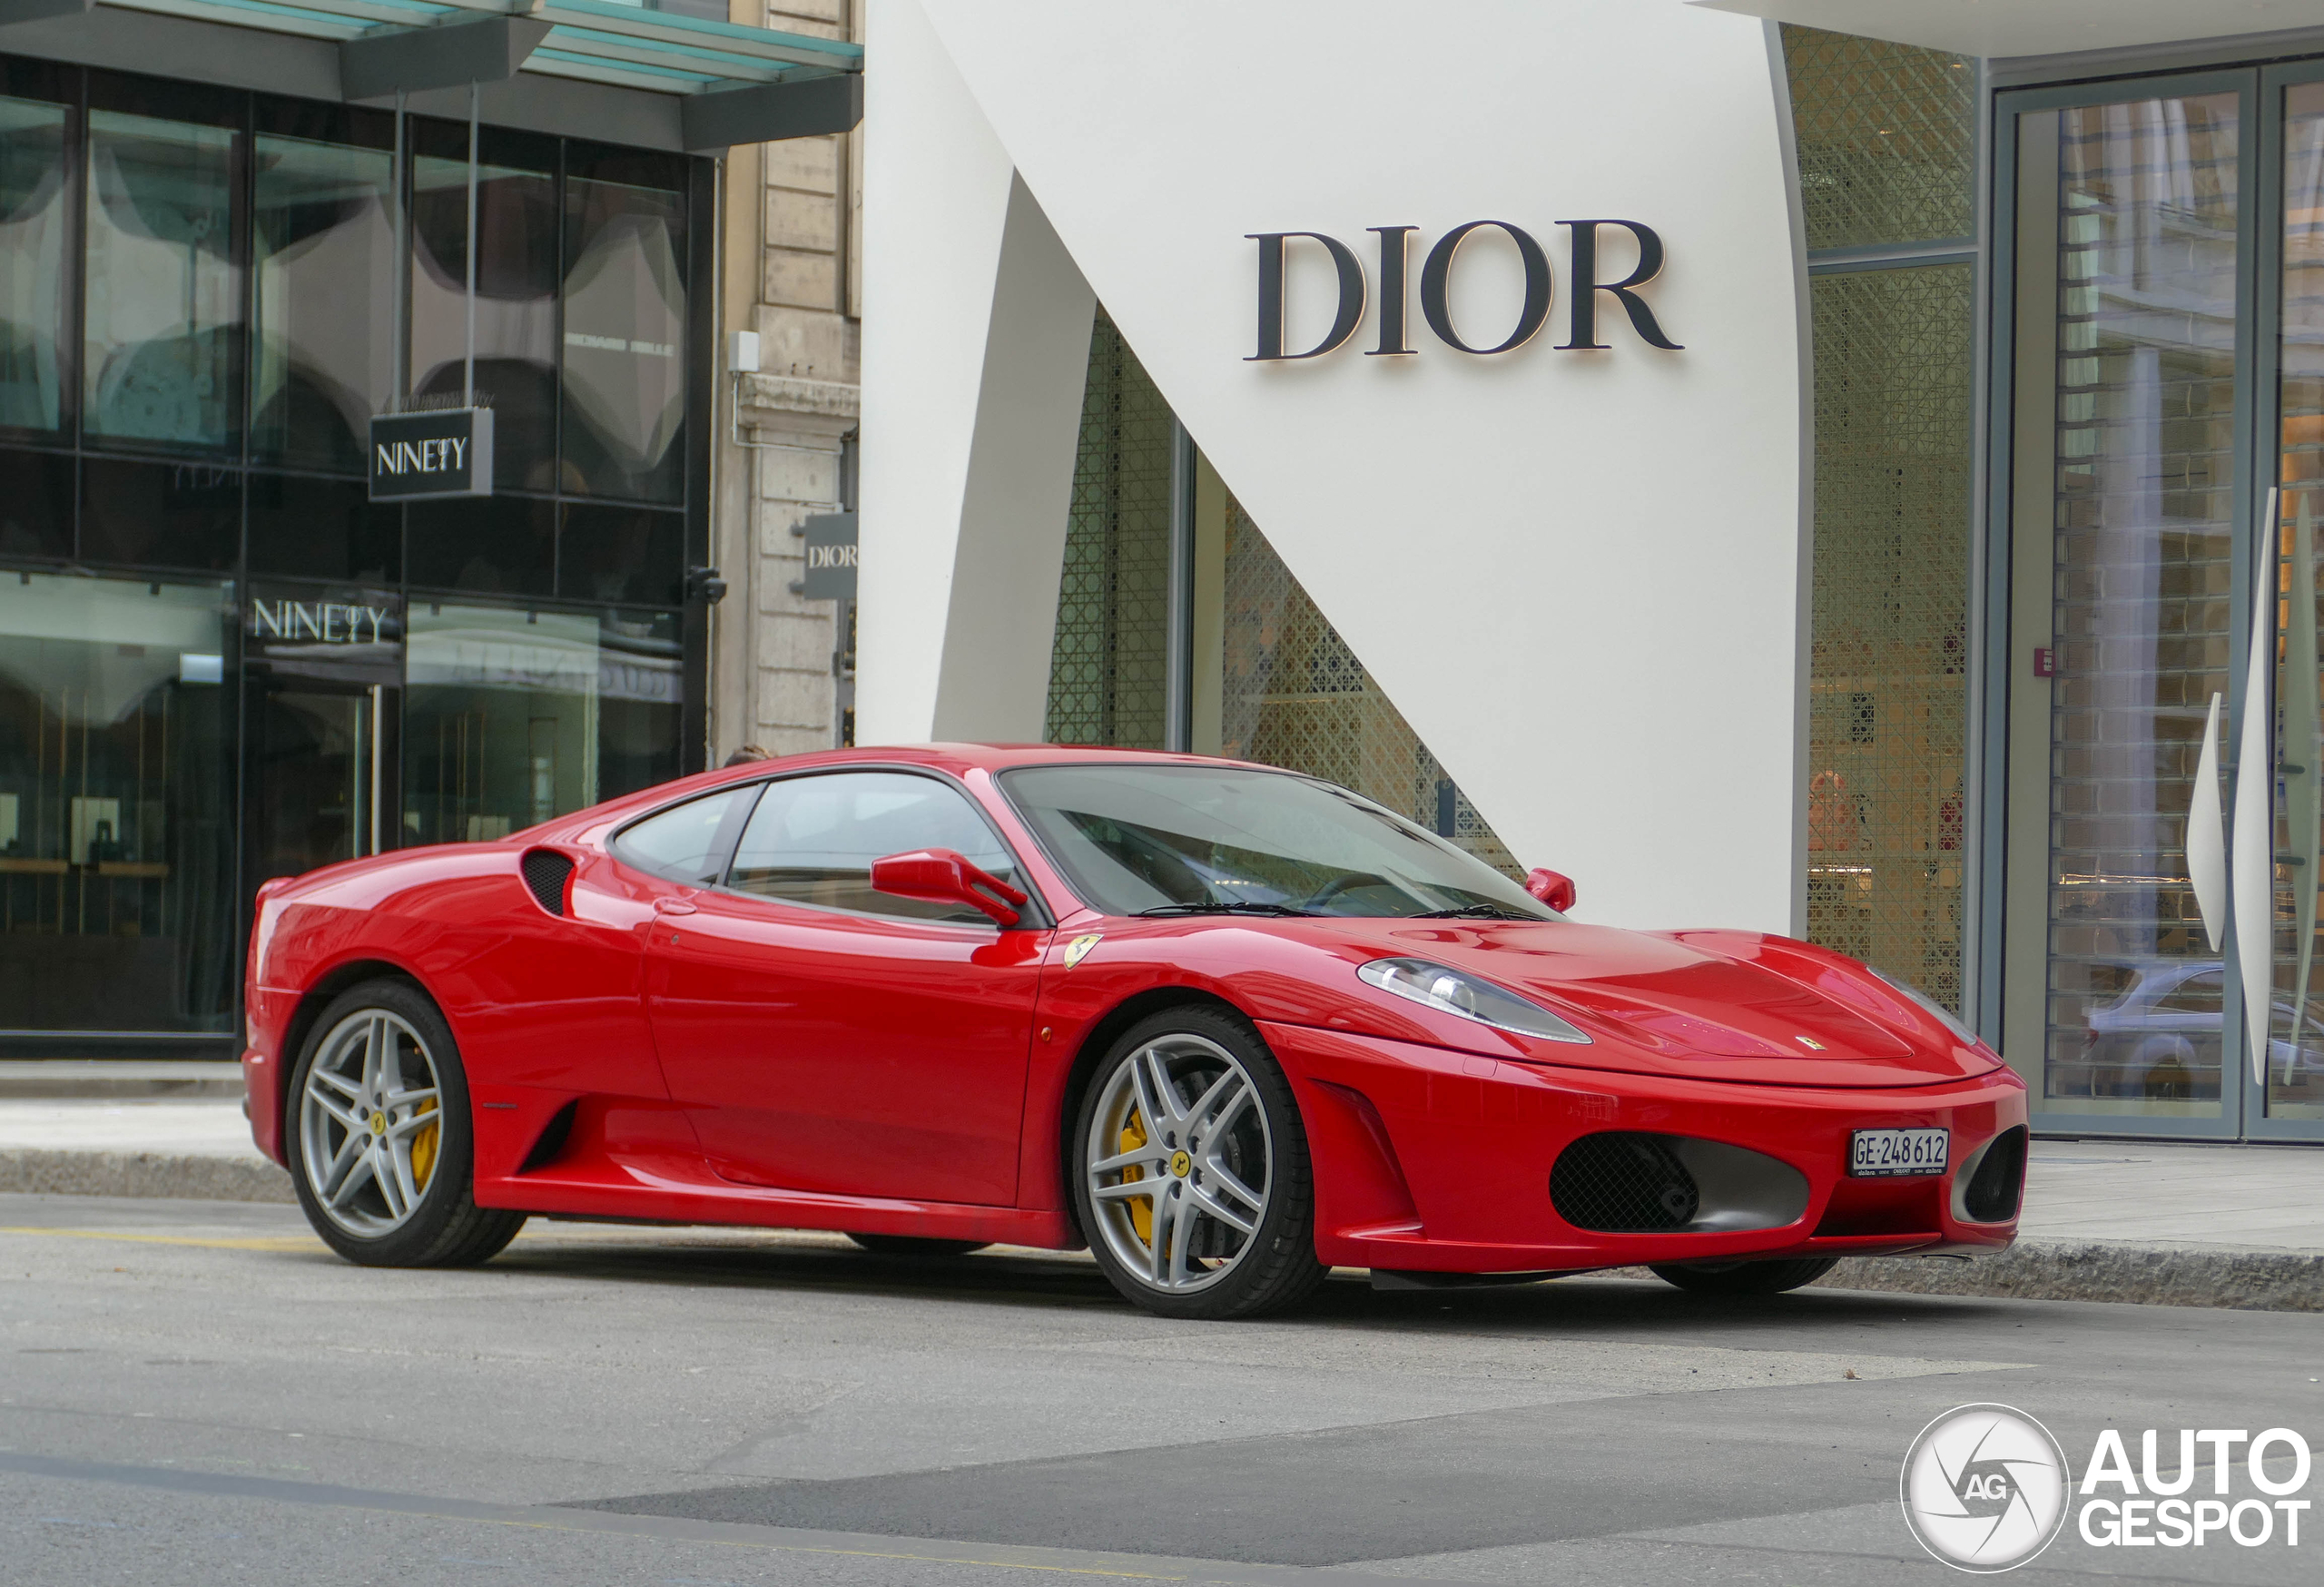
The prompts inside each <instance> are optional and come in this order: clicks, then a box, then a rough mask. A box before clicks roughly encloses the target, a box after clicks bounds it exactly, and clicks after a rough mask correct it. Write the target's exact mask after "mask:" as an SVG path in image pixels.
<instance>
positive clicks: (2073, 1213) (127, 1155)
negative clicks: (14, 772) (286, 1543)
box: [0, 1065, 2324, 1311]
mask: <svg viewBox="0 0 2324 1587" xmlns="http://www.w3.org/2000/svg"><path fill="white" fill-rule="evenodd" d="M23 1067H25V1066H21V1065H5V1066H0V1190H5V1191H31V1192H44V1193H48V1194H53V1195H80V1196H88V1195H113V1196H146V1197H193V1198H205V1199H212V1200H228V1201H276V1202H288V1201H291V1200H293V1199H294V1198H293V1196H292V1194H291V1181H290V1177H289V1176H288V1175H287V1174H285V1173H284V1172H283V1171H282V1170H281V1168H278V1167H276V1166H275V1165H274V1164H273V1163H271V1162H269V1161H268V1160H267V1159H266V1158H263V1157H261V1156H260V1155H259V1152H258V1149H257V1148H255V1147H254V1146H252V1145H251V1138H250V1126H249V1125H248V1124H247V1123H246V1122H245V1121H244V1119H242V1115H241V1105H240V1103H239V1101H237V1100H232V1099H228V1098H226V1097H223V1096H202V1095H195V1096H190V1097H189V1096H186V1095H184V1094H183V1093H182V1091H179V1092H176V1093H174V1094H164V1095H159V1096H147V1097H142V1098H140V1097H129V1096H112V1097H100V1098H85V1097H84V1098H60V1097H54V1096H34V1097H25V1096H22V1095H17V1096H13V1097H12V1096H10V1095H8V1090H9V1089H10V1088H9V1085H8V1079H9V1075H8V1072H7V1071H9V1070H11V1069H21V1068H23ZM172 1067H174V1068H184V1069H192V1068H200V1069H205V1070H213V1071H224V1070H226V1069H230V1068H231V1066H228V1065H200V1066H191V1065H183V1066H172ZM183 1078H184V1079H197V1078H200V1079H208V1080H212V1081H219V1082H222V1081H223V1079H225V1078H226V1077H225V1076H224V1074H223V1073H222V1072H218V1073H212V1074H210V1075H208V1076H203V1077H195V1076H190V1075H189V1076H186V1077H183ZM124 1083H125V1077H124ZM220 1089H223V1087H222V1084H221V1086H220ZM1822 1282H1823V1283H1825V1284H1827V1285H1829V1286H1837V1287H1844V1288H1851V1289H1888V1290H1899V1291H1908V1292H1912V1293H1915V1294H1945V1295H1991V1296H2022V1297H2024V1298H2028V1299H2034V1298H2039V1299H2053V1300H2119V1301H2135V1302H2143V1303H2149V1304H2162V1305H2171V1306H2244V1307H2256V1308H2260V1309H2265V1310H2271V1311H2324V1147H2277V1146H2195V1145H2181V1144H2175V1143H2174V1144H2163V1143H2155V1142H2134V1143H2125V1142H2122V1141H2087V1140H2073V1141H2067V1140H2037V1141H2035V1142H2034V1144H2033V1160H2032V1162H2031V1164H2030V1165H2029V1166H2028V1168H2027V1172H2026V1185H2025V1210H2024V1218H2023V1220H2022V1222H2021V1224H2020V1233H2019V1238H2018V1243H2017V1245H2016V1246H2015V1247H2013V1248H2012V1249H2011V1250H2009V1251H2007V1252H2005V1253H2003V1254H2002V1255H1999V1256H1994V1257H1977V1258H1974V1259H1972V1260H1968V1261H1957V1260H1946V1259H1937V1260H1916V1259H1913V1258H1909V1257H1907V1258H1857V1259H1851V1260H1848V1261H1845V1262H1843V1263H1841V1264H1840V1266H1839V1267H1838V1268H1837V1269H1836V1270H1835V1271H1834V1272H1833V1273H1832V1274H1831V1276H1830V1277H1827V1278H1826V1279H1824V1280H1823V1281H1822Z"/></svg>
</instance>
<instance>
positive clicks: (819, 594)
mask: <svg viewBox="0 0 2324 1587" xmlns="http://www.w3.org/2000/svg"><path fill="white" fill-rule="evenodd" d="M801 527H803V528H804V529H805V530H806V534H807V578H806V588H804V589H803V590H802V591H800V594H802V595H803V596H805V597H806V598H807V599H809V600H811V601H852V600H853V599H854V598H855V515H854V514H853V513H852V512H819V513H815V514H812V515H811V516H810V517H808V519H807V521H806V522H805V524H803V526H801Z"/></svg>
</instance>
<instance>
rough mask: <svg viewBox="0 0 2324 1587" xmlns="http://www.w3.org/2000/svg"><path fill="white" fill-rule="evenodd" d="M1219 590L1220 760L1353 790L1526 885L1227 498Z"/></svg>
mask: <svg viewBox="0 0 2324 1587" xmlns="http://www.w3.org/2000/svg"><path fill="white" fill-rule="evenodd" d="M1221 678H1222V687H1221V690H1220V711H1219V727H1220V740H1221V748H1220V753H1221V754H1227V755H1233V756H1236V757H1237V758H1239V759H1243V760H1252V761H1264V762H1265V763H1267V764H1270V765H1277V766H1287V767H1289V768H1291V769H1292V770H1294V771H1300V772H1305V773H1307V774H1310V775H1312V776H1317V777H1322V778H1324V779H1326V780H1328V781H1330V782H1334V783H1337V784H1340V785H1341V786H1342V787H1346V788H1353V789H1354V790H1355V791H1356V792H1357V793H1361V794H1363V795H1364V797H1365V798H1367V799H1371V800H1373V801H1374V802H1376V803H1380V804H1384V805H1385V806H1386V807H1387V808H1389V809H1390V810H1393V811H1394V812H1396V813H1398V814H1400V815H1403V816H1408V817H1410V818H1411V819H1412V820H1413V821H1414V822H1416V823H1419V824H1420V825H1422V826H1424V827H1427V828H1428V829H1430V830H1431V831H1432V832H1434V833H1438V834H1440V835H1441V836H1444V837H1448V838H1451V839H1452V841H1453V842H1454V843H1457V844H1459V845H1460V846H1461V847H1462V848H1463V849H1466V850H1467V851H1468V852H1469V853H1472V854H1474V855H1476V856H1477V857H1478V858H1479V859H1481V860H1482V861H1484V862H1486V863H1487V864H1489V865H1492V866H1494V867H1495V868H1497V869H1499V870H1501V871H1502V872H1506V873H1508V874H1509V875H1512V876H1522V875H1523V874H1524V872H1522V871H1521V870H1520V869H1519V868H1518V865H1517V862H1516V861H1515V860H1514V859H1513V858H1512V856H1511V854H1510V853H1509V850H1508V849H1507V848H1506V847H1505V846H1504V845H1503V844H1502V841H1501V839H1500V838H1499V837H1498V836H1497V835H1496V834H1495V833H1494V832H1493V830H1492V827H1491V826H1490V825H1488V824H1487V823H1486V822H1485V819H1484V817H1482V815H1479V814H1478V813H1477V812H1476V810H1475V808H1474V807H1473V806H1472V805H1471V804H1470V803H1469V802H1468V800H1467V799H1466V798H1465V797H1463V796H1462V793H1461V791H1460V790H1459V789H1458V788H1457V787H1455V786H1454V785H1453V784H1452V779H1451V778H1449V777H1447V776H1446V775H1445V774H1444V768H1443V766H1442V765H1440V764H1438V763H1437V759H1436V757H1435V755H1433V754H1431V753H1430V752H1429V748H1428V746H1427V745H1426V744H1423V743H1422V742H1421V741H1420V735H1419V734H1416V733H1414V732H1413V729H1412V726H1411V724H1409V723H1407V722H1406V721H1405V720H1404V718H1403V714H1402V713H1401V712H1399V711H1398V710H1397V709H1396V707H1395V705H1394V704H1393V702H1391V701H1390V700H1389V698H1388V696H1387V695H1385V694H1384V693H1383V692H1382V691H1381V689H1380V687H1379V685H1376V684H1375V683H1374V682H1373V681H1372V675H1371V674H1369V673H1368V672H1366V671H1365V670H1364V664H1363V663H1362V662H1361V661H1359V660H1357V659H1356V656H1355V653H1354V651H1353V650H1351V649H1349V648H1348V645H1347V642H1346V641H1345V640H1344V639H1342V638H1341V637H1340V636H1339V632H1338V630H1337V629H1335V628H1334V627H1333V626H1331V624H1330V623H1329V622H1328V621H1326V620H1325V619H1324V614H1323V613H1322V612H1321V611H1319V610H1318V609H1317V608H1316V606H1315V602H1314V601H1312V600H1310V599H1308V597H1307V592H1306V591H1305V589H1303V588H1301V587H1300V584H1299V580H1298V579H1296V578H1295V577H1293V576H1292V572H1291V569H1290V568H1288V567H1285V566H1284V562H1283V559H1282V558H1281V557H1277V556H1276V555H1275V547H1272V546H1270V545H1268V544H1267V541H1266V537H1265V536H1264V535H1262V534H1261V533H1260V532H1259V529H1258V526H1257V525H1256V524H1254V523H1253V522H1252V521H1251V518H1250V516H1249V515H1248V514H1247V513H1246V512H1245V511H1244V510H1243V507H1242V504H1241V503H1240V502H1237V501H1236V500H1234V499H1233V498H1231V497H1230V498H1228V500H1227V504H1226V622H1225V656H1224V666H1223V667H1222V669H1221Z"/></svg>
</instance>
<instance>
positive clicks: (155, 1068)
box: [0, 1058, 242, 1101]
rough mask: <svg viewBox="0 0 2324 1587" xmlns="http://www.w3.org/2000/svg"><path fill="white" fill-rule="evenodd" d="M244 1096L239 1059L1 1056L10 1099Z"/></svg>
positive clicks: (4, 1094)
mask: <svg viewBox="0 0 2324 1587" xmlns="http://www.w3.org/2000/svg"><path fill="white" fill-rule="evenodd" d="M241 1094H242V1066H241V1065H240V1064H239V1063H232V1062H209V1061H206V1060H195V1059H182V1058H181V1059H169V1060H162V1061H157V1062H150V1063H140V1062H135V1061H133V1060H124V1059H70V1058H35V1059H0V1098H5V1099H9V1100H40V1101H111V1100H115V1099H123V1098H145V1097H169V1098H176V1099H187V1098H202V1099H210V1098H219V1099H227V1098H231V1099H240V1098H241Z"/></svg>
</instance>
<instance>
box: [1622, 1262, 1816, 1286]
mask: <svg viewBox="0 0 2324 1587" xmlns="http://www.w3.org/2000/svg"><path fill="white" fill-rule="evenodd" d="M1839 1260H1840V1259H1839V1258H1838V1257H1799V1258H1798V1259H1797V1260H1795V1261H1789V1262H1694V1263H1687V1262H1657V1263H1655V1264H1653V1266H1652V1269H1651V1270H1652V1272H1653V1274H1654V1276H1655V1277H1657V1278H1659V1279H1660V1280H1662V1282H1663V1283H1665V1284H1675V1285H1677V1286H1679V1288H1681V1289H1684V1290H1688V1291H1689V1292H1691V1293H1693V1294H1696V1295H1781V1294H1782V1293H1783V1292H1784V1291H1785V1290H1787V1289H1797V1288H1798V1287H1799V1286H1802V1285H1804V1284H1813V1283H1815V1282H1816V1281H1817V1279H1818V1278H1821V1277H1824V1275H1825V1274H1827V1273H1829V1272H1830V1271H1831V1270H1832V1269H1833V1268H1834V1267H1837V1266H1838V1265H1839Z"/></svg>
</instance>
